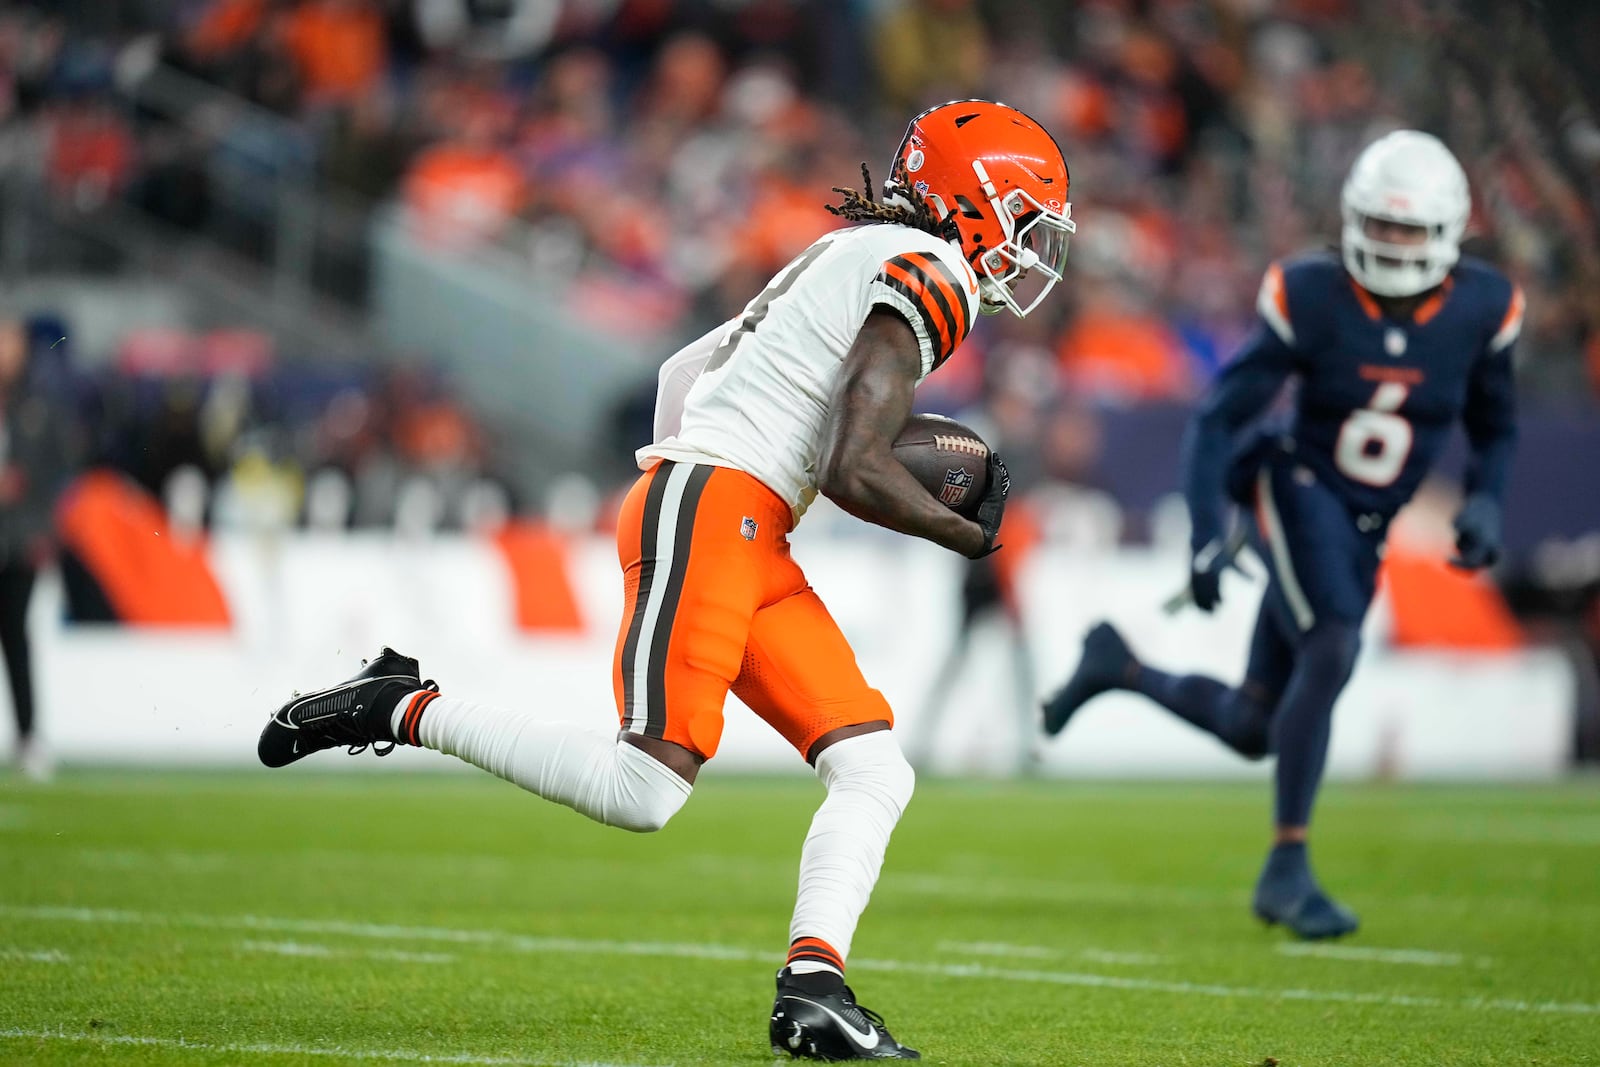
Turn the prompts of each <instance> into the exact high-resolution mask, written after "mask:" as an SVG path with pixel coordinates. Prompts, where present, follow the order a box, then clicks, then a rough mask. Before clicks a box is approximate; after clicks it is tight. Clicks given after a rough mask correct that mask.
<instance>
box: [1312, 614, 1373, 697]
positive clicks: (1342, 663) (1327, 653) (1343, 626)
mask: <svg viewBox="0 0 1600 1067" xmlns="http://www.w3.org/2000/svg"><path fill="white" fill-rule="evenodd" d="M1360 653H1361V627H1360V625H1359V624H1356V623H1350V622H1343V621H1335V620H1329V621H1326V622H1320V623H1318V624H1317V625H1316V626H1314V627H1312V629H1311V630H1310V632H1308V633H1307V634H1306V635H1305V638H1304V639H1303V641H1302V643H1301V647H1300V658H1301V661H1302V662H1303V663H1304V664H1305V666H1306V667H1307V668H1308V669H1309V670H1311V671H1314V672H1315V673H1316V674H1317V675H1318V680H1319V681H1320V682H1321V683H1322V684H1325V685H1332V686H1342V685H1343V684H1344V683H1345V682H1346V681H1347V680H1348V679H1349V677H1350V672H1351V671H1352V670H1353V669H1354V668H1355V665H1356V657H1357V656H1358V655H1360Z"/></svg>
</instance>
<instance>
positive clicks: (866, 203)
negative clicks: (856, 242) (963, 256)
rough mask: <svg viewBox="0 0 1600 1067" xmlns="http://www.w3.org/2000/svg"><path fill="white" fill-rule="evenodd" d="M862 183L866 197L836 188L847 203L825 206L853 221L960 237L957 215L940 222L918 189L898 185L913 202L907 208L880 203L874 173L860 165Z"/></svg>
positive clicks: (935, 234) (853, 191)
mask: <svg viewBox="0 0 1600 1067" xmlns="http://www.w3.org/2000/svg"><path fill="white" fill-rule="evenodd" d="M861 181H862V182H863V183H864V184H865V185H866V194H865V195H863V194H861V193H858V192H856V191H855V190H854V189H845V188H842V187H840V186H837V185H836V186H834V187H833V191H834V192H836V193H840V194H842V195H843V196H844V203H842V204H837V205H835V204H827V205H824V206H826V207H827V209H828V210H829V211H830V212H832V213H833V214H835V215H838V216H839V217H840V218H844V219H849V220H850V221H851V222H898V223H899V224H900V225H902V226H911V227H913V228H915V229H918V230H921V231H923V232H924V233H931V234H933V236H935V237H939V238H943V239H945V240H949V239H951V238H953V237H956V236H957V230H956V223H955V213H954V212H951V213H950V214H948V215H946V216H945V217H944V218H942V219H941V218H940V217H939V216H938V214H937V213H936V212H935V211H934V209H933V205H932V204H929V203H928V201H927V200H926V199H924V198H923V196H922V194H921V193H919V192H917V189H916V187H915V186H913V185H907V184H905V183H904V182H901V183H899V184H900V186H901V188H902V189H903V191H904V195H905V198H906V199H907V200H909V201H910V202H911V203H910V206H909V207H907V206H906V205H905V204H885V203H883V202H882V201H880V200H878V198H877V197H876V196H875V195H874V193H873V191H872V174H871V172H870V171H868V170H867V165H866V164H865V163H863V164H861Z"/></svg>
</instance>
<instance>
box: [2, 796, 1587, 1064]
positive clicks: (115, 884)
mask: <svg viewBox="0 0 1600 1067" xmlns="http://www.w3.org/2000/svg"><path fill="white" fill-rule="evenodd" d="M820 797H821V788H820V786H818V785H816V784H814V783H812V782H809V781H806V780H803V779H788V780H774V781H763V780H751V779H740V778H727V777H721V776H718V775H716V774H715V773H714V768H713V773H708V774H707V775H706V776H705V777H704V778H702V781H701V785H700V787H699V789H698V790H697V794H696V796H695V798H694V799H693V800H692V801H691V802H690V804H689V806H688V807H687V808H686V809H685V810H684V812H683V813H682V814H681V815H680V816H679V817H678V819H677V820H676V821H675V822H674V823H673V825H672V826H670V827H669V828H668V829H667V830H666V831H664V832H663V833H661V834H659V835H656V836H654V837H646V838H640V837H634V836H631V835H627V834H624V833H621V832H618V831H614V830H606V829H603V828H600V827H597V826H593V825H591V824H589V823H587V822H586V821H584V820H583V819H581V818H579V817H578V816H576V815H574V814H572V813H571V812H568V811H566V810H564V809H560V808H555V807H552V806H548V805H545V804H543V803H541V802H539V801H537V800H535V799H534V798H532V797H529V796H527V795H525V794H522V793H519V792H518V791H517V790H515V789H513V788H512V787H510V786H507V785H504V784H502V783H499V782H496V781H494V780H492V779H490V778H488V777H487V776H482V777H480V776H475V775H474V776H468V775H461V776H452V775H432V776H418V775H405V774H384V773H372V774H359V775H334V774H319V773H316V772H315V771H310V772H302V771H299V770H298V769H297V770H295V771H291V772H279V773H275V774H273V773H266V772H254V771H241V772H239V773H235V774H227V775H222V774H198V773H168V774H153V773H152V774H136V773H112V772H94V773H87V772H85V773H77V774H68V775H67V776H65V777H64V778H63V779H61V780H60V781H58V782H57V783H56V784H55V785H53V786H50V787H42V788H41V787H32V786H28V785H26V784H24V783H21V782H17V781H15V780H0V1063H3V1064H6V1065H12V1064H76V1063H95V1064H102V1063H110V1064H146V1063H172V1064H185V1065H188V1064H262V1065H273V1064H285V1063H308V1064H311V1063H315V1064H330V1063H341V1062H446V1063H468V1064H478V1063H495V1064H513V1063H515V1064H592V1065H599V1064H615V1065H645V1064H649V1065H666V1064H677V1065H687V1064H760V1063H771V1062H772V1057H771V1054H770V1052H769V1051H768V1048H767V1043H766V1016H767V1010H768V1008H769V1007H770V1004H771V998H772V973H773V971H774V970H775V968H776V967H777V965H778V963H779V962H780V956H781V951H782V948H783V946H784V944H785V940H786V935H787V921H788V914H789V909H790V905H791V903H792V893H793V887H794V880H795V867H796V861H797V856H798V853H799V845H800V841H801V839H802V838H803V836H804V834H805V829H806V825H807V822H808V820H809V818H810V814H811V811H812V809H813V808H814V807H815V805H816V803H817V802H818V800H819V799H820ZM1267 799H1268V798H1267V795H1266V790H1265V789H1263V788H1261V787H1260V786H1249V785H1205V786H1181V785H1134V784H1129V785H1101V784H1075V783H1062V782H1033V783H1017V784H1011V783H977V782H972V783H964V782H939V781H931V780H928V781H924V782H923V783H921V785H920V786H919V792H918V796H917V799H916V801H915V802H914V803H913V804H912V806H911V809H910V811H909V812H908V813H907V816H906V818H905V820H904V821H903V822H902V823H901V826H900V829H899V831H898V834H897V836H896V838H895V841H894V843H893V845H892V846H891V848H890V851H889V861H888V865H887V868H886V871H885V875H884V878H883V880H882V881H881V882H880V883H879V886H878V891H877V894H876V896H875V897H874V900H873V903H872V906H871V908H870V909H869V910H868V912H867V915H866V918H865V920H864V921H863V924H862V928H861V930H860V932H859V934H858V937H857V939H856V944H855V949H854V953H853V959H852V976H851V981H852V984H853V985H854V986H855V988H856V991H857V993H858V994H859V995H860V996H861V999H862V1000H863V1001H865V1003H866V1004H868V1005H869V1006H871V1007H874V1008H876V1009H878V1010H879V1011H881V1012H883V1013H884V1015H885V1016H886V1017H887V1019H888V1021H889V1024H890V1026H891V1028H892V1029H893V1030H894V1032H895V1034H896V1035H897V1036H899V1037H900V1038H901V1039H902V1040H904V1041H905V1042H906V1043H908V1044H910V1045H912V1046H914V1047H918V1048H921V1049H922V1050H923V1054H924V1057H925V1059H926V1060H927V1061H929V1062H932V1063H939V1064H1041V1065H1044V1064H1048V1065H1069V1064H1070V1065H1080V1064H1081V1065H1093V1067H1105V1065H1112V1064H1140V1065H1180V1064H1195V1065H1208V1067H1211V1065H1238V1067H1259V1065H1262V1064H1265V1063H1269V1062H1272V1061H1276V1062H1277V1063H1278V1064H1280V1065H1282V1067H1297V1065H1302V1064H1360V1065H1385V1067H1389V1065H1409V1064H1418V1065H1421V1064H1429V1065H1432V1064H1495V1065H1505V1064H1578V1063H1600V788H1597V783H1595V782H1579V783H1574V784H1572V785H1567V786H1561V787H1554V788H1400V787H1383V786H1359V787H1357V786H1340V785H1337V784H1336V785H1334V786H1332V787H1331V788H1330V789H1329V790H1328V791H1327V793H1326V794H1325V796H1324V798H1323V803H1322V808H1321V839H1320V841H1319V845H1318V849H1317V857H1318V859H1319V860H1320V866H1321V869H1322V871H1323V873H1324V875H1325V877H1326V880H1327V882H1328V884H1329V886H1330V888H1331V889H1332V890H1334V891H1335V892H1336V893H1337V894H1338V895H1340V896H1341V897H1342V898H1343V899H1344V900H1346V901H1347V902H1348V903H1349V904H1351V905H1352V906H1353V907H1355V908H1356V909H1357V910H1359V911H1360V912H1361V914H1362V917H1363V919H1364V921H1365V928H1364V929H1363V931H1362V932H1361V934H1360V935H1358V936H1357V937H1355V938H1353V939H1351V940H1348V941H1346V942H1342V943H1340V944H1338V945H1336V946H1333V947H1321V946H1315V947H1307V946H1302V945H1298V944H1295V943H1291V942H1290V941H1288V940H1287V939H1286V938H1285V937H1284V935H1282V934H1281V933H1279V932H1276V931H1269V930H1266V929H1264V928H1263V927H1261V926H1260V925H1259V924H1257V923H1256V922H1255V921H1254V920H1253V919H1252V918H1250V916H1249V914H1248V911H1247V900H1248V894H1249V889H1250V886H1251V883H1252V880H1253V878H1254V875H1255V871H1256V867H1257V864H1258V862H1259V859H1260V854H1261V849H1262V844H1263V841H1262V832H1263V827H1264V824H1265V823H1266V821H1267Z"/></svg>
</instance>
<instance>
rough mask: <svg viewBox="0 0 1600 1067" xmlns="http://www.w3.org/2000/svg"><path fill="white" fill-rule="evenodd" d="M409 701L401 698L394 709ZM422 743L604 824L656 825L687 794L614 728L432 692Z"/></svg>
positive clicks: (421, 726) (672, 773) (685, 788)
mask: <svg viewBox="0 0 1600 1067" xmlns="http://www.w3.org/2000/svg"><path fill="white" fill-rule="evenodd" d="M409 703H410V701H409V699H407V700H402V701H401V702H400V706H399V707H398V708H397V709H396V711H395V714H396V715H397V716H399V715H402V714H404V709H405V708H406V706H407V705H408V704H409ZM417 734H418V740H419V741H421V743H422V745H423V747H425V748H432V749H437V750H438V751H440V752H445V753H448V754H450V755H452V756H456V757H459V758H460V759H464V760H466V761H467V762H468V763H470V764H472V765H474V766H476V767H482V768H483V769H484V770H486V771H488V772H489V773H490V774H493V775H496V776H498V777H500V778H504V779H505V780H506V781H508V782H514V783H515V784H517V785H519V786H521V787H522V788H524V789H526V790H528V791H529V792H530V793H537V794H538V795H539V796H541V797H544V798H545V799H546V800H553V801H555V802H556V803H558V804H565V805H566V806H567V807H569V808H572V809H573V810H574V811H577V812H579V813H580V814H583V815H587V816H588V817H589V818H591V819H593V820H595V821H596V822H601V823H605V824H606V825H607V826H620V827H622V828H623V829H625V830H633V831H636V832H639V833H645V832H649V831H652V830H659V829H661V827H663V826H665V825H666V823H667V820H668V819H670V818H672V816H673V815H675V814H677V812H678V809H679V808H681V807H683V805H684V802H685V801H687V800H688V799H689V793H690V791H691V789H692V788H693V787H692V786H690V785H689V783H688V782H686V781H684V780H683V779H682V778H680V777H679V776H678V774H677V772H676V771H674V770H672V769H671V768H670V767H668V766H667V765H666V764H664V763H662V762H660V761H659V760H657V759H655V758H653V757H651V756H650V755H648V754H646V753H645V752H644V751H643V750H642V749H639V748H636V747H634V746H633V745H631V744H629V743H628V742H626V741H623V740H621V739H620V738H618V737H617V736H616V735H615V734H608V733H598V732H596V731H593V730H590V729H587V728H585V727H583V726H580V725H578V724H576V723H569V722H544V721H542V720H540V719H536V718H534V717H532V716H530V715H527V714H525V713H523V712H519V711H512V710H509V709H506V708H496V707H491V706H490V705H487V704H471V703H468V702H467V701H465V700H453V699H450V698H448V697H439V698H437V699H435V700H433V701H432V702H431V703H429V704H428V705H427V708H426V709H425V711H424V712H423V714H422V717H421V721H420V723H419V724H418V726H417Z"/></svg>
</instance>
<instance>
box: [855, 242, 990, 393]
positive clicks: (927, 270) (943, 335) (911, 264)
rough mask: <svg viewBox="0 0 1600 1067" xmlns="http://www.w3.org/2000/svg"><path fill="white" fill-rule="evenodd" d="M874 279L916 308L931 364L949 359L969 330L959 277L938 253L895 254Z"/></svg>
mask: <svg viewBox="0 0 1600 1067" xmlns="http://www.w3.org/2000/svg"><path fill="white" fill-rule="evenodd" d="M874 280H875V281H878V282H881V283H883V284H884V285H887V286H888V287H889V288H890V289H892V290H894V291H895V292H897V293H899V294H900V295H901V296H904V297H905V298H906V299H907V300H909V301H910V302H911V305H912V307H914V308H915V309H916V310H917V314H918V317H919V318H920V319H921V320H922V323H921V324H922V327H923V330H924V331H925V332H926V334H927V336H928V340H929V342H930V343H931V344H932V346H933V348H934V358H933V365H934V367H938V366H939V365H940V364H941V363H943V362H944V361H945V360H947V359H949V358H950V354H951V353H952V352H954V351H955V350H956V348H957V346H959V345H960V344H961V342H962V341H963V340H965V339H966V336H967V333H968V332H969V331H970V330H971V329H972V311H971V309H970V307H969V306H968V304H967V299H966V297H965V296H964V295H963V293H962V289H963V285H962V282H961V279H960V278H958V277H957V276H956V273H955V271H953V270H951V269H950V267H949V266H948V265H946V264H945V263H944V262H943V261H941V260H940V259H939V257H938V256H934V255H930V254H928V253H926V252H908V253H906V254H905V255H901V256H895V257H894V258H893V259H891V260H889V261H887V262H886V263H884V265H883V268H882V269H881V270H880V271H879V272H878V276H877V277H876V278H875V279H874Z"/></svg>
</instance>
